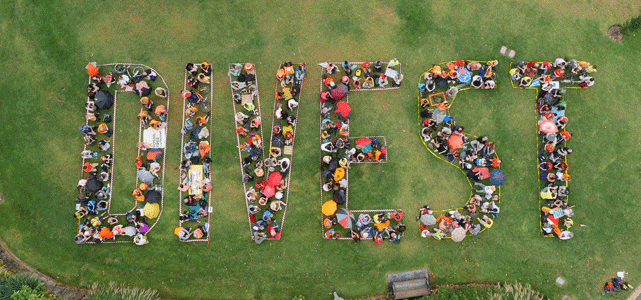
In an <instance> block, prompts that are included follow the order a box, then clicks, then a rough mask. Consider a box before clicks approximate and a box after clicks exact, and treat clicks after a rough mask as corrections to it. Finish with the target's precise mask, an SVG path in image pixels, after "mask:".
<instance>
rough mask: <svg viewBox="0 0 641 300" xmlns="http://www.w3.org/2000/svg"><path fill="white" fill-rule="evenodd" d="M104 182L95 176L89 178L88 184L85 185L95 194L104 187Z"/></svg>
mask: <svg viewBox="0 0 641 300" xmlns="http://www.w3.org/2000/svg"><path fill="white" fill-rule="evenodd" d="M102 187H103V184H102V182H100V180H98V179H97V178H95V177H93V178H91V179H89V180H87V184H86V185H85V188H86V189H87V191H89V192H90V193H92V194H95V193H96V192H97V191H99V190H100V189H102Z"/></svg>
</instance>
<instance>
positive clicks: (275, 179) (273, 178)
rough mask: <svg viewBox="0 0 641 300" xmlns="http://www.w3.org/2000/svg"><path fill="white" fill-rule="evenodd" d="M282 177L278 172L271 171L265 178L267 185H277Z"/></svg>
mask: <svg viewBox="0 0 641 300" xmlns="http://www.w3.org/2000/svg"><path fill="white" fill-rule="evenodd" d="M282 179H283V175H282V174H281V173H280V172H272V173H271V174H269V178H267V185H268V186H272V187H274V186H277V185H279V184H280V181H281V180H282Z"/></svg>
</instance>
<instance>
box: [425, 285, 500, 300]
mask: <svg viewBox="0 0 641 300" xmlns="http://www.w3.org/2000/svg"><path fill="white" fill-rule="evenodd" d="M496 289H497V288H496V287H487V286H464V287H459V288H455V289H454V288H447V287H443V288H439V289H438V291H437V292H436V293H434V294H432V295H430V296H424V297H423V298H421V299H422V300H464V299H465V300H468V299H486V298H487V295H488V294H490V293H491V292H493V291H495V290H496Z"/></svg>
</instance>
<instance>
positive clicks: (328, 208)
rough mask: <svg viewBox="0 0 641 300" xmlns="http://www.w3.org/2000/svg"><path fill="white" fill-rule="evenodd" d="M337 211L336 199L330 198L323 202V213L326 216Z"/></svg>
mask: <svg viewBox="0 0 641 300" xmlns="http://www.w3.org/2000/svg"><path fill="white" fill-rule="evenodd" d="M335 212H336V202H334V200H329V201H327V202H325V203H324V204H323V214H324V215H326V216H331V215H333V214H334V213H335Z"/></svg>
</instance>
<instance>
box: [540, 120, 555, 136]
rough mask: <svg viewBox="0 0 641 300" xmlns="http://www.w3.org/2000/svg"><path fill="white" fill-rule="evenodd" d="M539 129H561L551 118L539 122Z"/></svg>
mask: <svg viewBox="0 0 641 300" xmlns="http://www.w3.org/2000/svg"><path fill="white" fill-rule="evenodd" d="M539 131H541V132H544V133H556V132H558V131H559V128H558V127H556V124H554V122H552V121H550V120H545V121H543V122H541V124H539Z"/></svg>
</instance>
